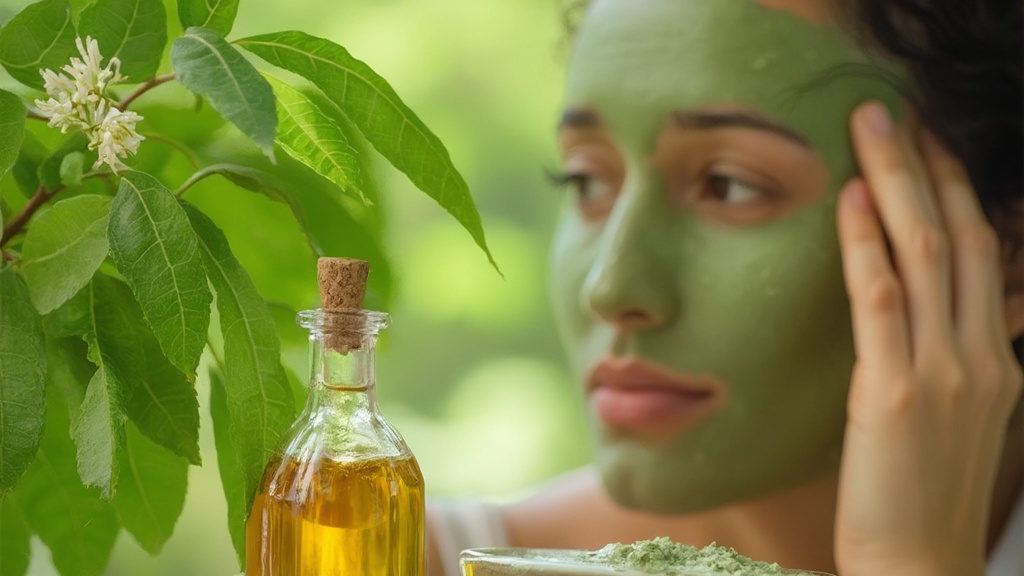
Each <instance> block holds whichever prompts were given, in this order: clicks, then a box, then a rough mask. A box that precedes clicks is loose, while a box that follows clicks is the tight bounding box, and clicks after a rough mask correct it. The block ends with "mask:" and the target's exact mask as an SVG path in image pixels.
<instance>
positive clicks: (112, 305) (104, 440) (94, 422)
mask: <svg viewBox="0 0 1024 576" xmlns="http://www.w3.org/2000/svg"><path fill="white" fill-rule="evenodd" d="M88 290H89V292H88V297H89V298H88V302H89V309H88V313H87V318H86V321H87V322H88V323H89V326H88V329H87V332H86V333H85V341H86V343H87V344H89V360H91V361H92V362H93V364H96V367H97V370H96V373H95V374H93V377H92V380H90V381H89V387H88V388H87V389H86V391H85V398H84V399H83V400H82V405H81V407H80V410H79V411H78V418H76V419H75V420H74V422H73V423H72V426H71V437H72V438H74V440H75V443H76V444H77V445H78V475H79V476H80V477H81V478H82V482H83V483H84V484H85V485H86V486H97V487H99V488H100V493H101V495H102V496H103V498H105V499H108V500H109V499H110V498H112V497H113V495H114V492H115V489H116V485H117V478H118V468H119V466H120V459H121V454H122V453H123V452H124V445H125V432H124V423H125V420H127V416H126V415H125V408H124V406H125V396H126V395H127V390H128V389H129V386H131V383H133V382H136V381H137V380H138V378H139V375H140V373H141V367H142V362H143V359H142V357H141V354H140V353H139V350H138V347H137V342H136V341H135V339H134V338H133V337H132V319H131V317H130V316H128V315H127V314H126V313H125V310H124V309H123V308H122V307H121V306H120V305H119V304H120V299H119V298H118V294H117V282H116V281H115V280H113V279H111V278H109V277H107V276H105V275H103V274H97V275H96V276H95V277H94V278H93V280H92V282H91V283H90V284H89V286H88Z"/></svg>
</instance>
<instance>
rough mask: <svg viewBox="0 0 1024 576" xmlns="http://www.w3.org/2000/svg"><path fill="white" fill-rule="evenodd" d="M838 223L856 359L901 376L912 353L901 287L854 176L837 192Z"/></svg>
mask: <svg viewBox="0 0 1024 576" xmlns="http://www.w3.org/2000/svg"><path fill="white" fill-rule="evenodd" d="M838 226H839V245H840V249H841V251H842V257H843V276H844V279H845V281H846V290H847V293H848V294H849V295H850V307H851V312H852V319H853V337H854V346H856V349H857V362H858V364H859V365H862V366H864V367H865V368H866V369H869V370H871V371H878V372H880V373H886V374H905V373H907V371H908V369H909V367H910V358H911V355H910V337H909V336H910V335H909V329H908V326H907V315H906V310H905V308H904V304H903V290H902V287H901V286H900V283H899V279H898V278H897V276H896V271H895V270H893V267H892V261H891V260H890V259H889V252H888V247H887V245H886V241H885V234H884V233H883V231H882V224H881V221H880V220H879V218H878V213H877V212H876V211H875V208H874V206H873V203H872V199H871V195H870V193H869V191H868V187H867V184H866V183H865V182H864V181H863V180H861V179H859V178H857V179H854V180H852V181H851V182H850V183H848V184H847V185H846V186H845V187H844V188H843V190H842V191H841V192H840V197H839V214H838Z"/></svg>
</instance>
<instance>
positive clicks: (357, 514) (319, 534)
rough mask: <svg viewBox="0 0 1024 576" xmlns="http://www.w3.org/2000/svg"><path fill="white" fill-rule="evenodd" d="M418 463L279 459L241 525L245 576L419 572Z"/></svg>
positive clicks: (413, 575)
mask: <svg viewBox="0 0 1024 576" xmlns="http://www.w3.org/2000/svg"><path fill="white" fill-rule="evenodd" d="M423 520H424V509H423V476H422V474H421V473H420V469H419V466H418V465H417V463H416V460H415V459H414V458H412V457H411V456H409V457H403V458H372V459H366V460H356V461H348V462H336V461H332V460H327V459H320V460H315V461H311V462H310V461H302V460H299V459H295V458H290V457H285V458H283V459H281V458H278V459H275V460H273V461H271V462H270V464H269V465H268V466H267V468H266V472H265V474H264V477H263V481H262V483H261V485H260V488H259V491H258V493H257V494H256V497H255V499H254V501H253V506H252V512H251V514H250V516H249V521H248V525H247V527H246V530H247V532H248V535H247V538H246V541H247V549H246V576H422V575H423V573H424V566H423V538H424V534H423V526H424V522H423Z"/></svg>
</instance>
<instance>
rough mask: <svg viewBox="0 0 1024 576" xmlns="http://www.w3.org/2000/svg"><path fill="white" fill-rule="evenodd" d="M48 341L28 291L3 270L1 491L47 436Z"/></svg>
mask: <svg viewBox="0 0 1024 576" xmlns="http://www.w3.org/2000/svg"><path fill="white" fill-rule="evenodd" d="M45 386H46V340H45V336H44V335H43V325H42V321H41V320H40V318H39V314H38V313H36V310H35V308H33V307H32V302H31V301H30V300H29V295H28V289H27V288H25V284H24V283H23V282H22V281H21V278H19V277H18V276H17V274H15V273H14V270H12V269H11V268H6V269H4V270H2V271H0V493H2V492H4V491H5V490H7V489H9V488H11V487H12V486H14V484H15V483H16V482H17V481H18V479H19V478H20V477H21V475H22V474H23V473H24V472H25V470H26V469H27V468H28V467H29V463H31V462H32V458H33V457H34V456H35V454H36V450H37V449H38V448H39V442H40V440H41V438H42V436H43V412H44V411H45V404H44V390H45Z"/></svg>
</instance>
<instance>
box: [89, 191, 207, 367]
mask: <svg viewBox="0 0 1024 576" xmlns="http://www.w3.org/2000/svg"><path fill="white" fill-rule="evenodd" d="M107 238H108V239H109V241H110V253H111V256H113V259H114V264H116V265H117V269H118V270H120V271H121V274H122V275H124V278H125V280H126V281H127V282H128V285H129V286H131V288H132V292H134V293H135V297H136V298H137V299H138V301H139V304H141V305H142V312H143V315H144V316H145V318H146V322H147V323H148V324H149V327H150V328H151V329H152V330H153V335H154V336H156V339H157V341H158V342H160V348H161V349H162V350H163V351H164V354H165V355H166V356H167V359H168V360H170V361H171V363H172V364H174V366H176V367H177V368H178V369H179V370H181V371H182V373H184V374H185V375H186V376H187V377H188V378H189V379H190V380H192V379H194V378H195V369H196V366H197V365H198V363H199V356H200V355H201V354H202V352H203V348H204V347H205V346H206V330H207V328H208V327H209V324H210V302H211V300H212V299H213V297H212V295H211V294H210V290H209V288H207V285H206V270H205V269H204V267H203V261H202V255H201V254H200V252H199V247H198V243H197V240H196V235H195V232H193V231H192V226H190V225H189V221H188V217H186V216H185V213H184V212H183V211H182V209H181V206H180V205H179V204H178V202H177V201H176V200H175V199H174V196H173V195H171V193H170V191H168V190H167V189H166V188H164V186H163V184H161V183H160V182H159V181H157V180H156V179H155V178H153V177H152V176H149V175H148V174H143V173H141V172H125V173H123V174H122V176H121V186H120V189H119V190H118V193H117V196H116V197H115V198H114V203H113V205H112V206H111V210H110V222H109V224H108V228H107Z"/></svg>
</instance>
